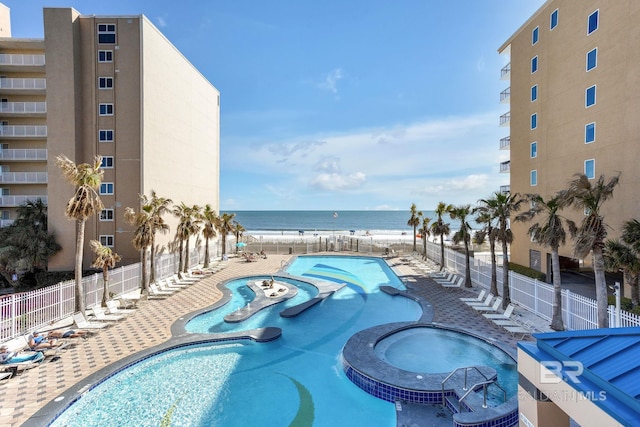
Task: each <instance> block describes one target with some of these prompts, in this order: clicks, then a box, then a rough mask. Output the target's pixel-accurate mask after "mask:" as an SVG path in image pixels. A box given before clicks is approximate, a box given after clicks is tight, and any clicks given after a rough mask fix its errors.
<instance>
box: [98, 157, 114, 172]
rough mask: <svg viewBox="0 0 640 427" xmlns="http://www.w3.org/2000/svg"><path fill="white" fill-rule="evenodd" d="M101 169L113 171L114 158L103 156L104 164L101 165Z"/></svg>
mask: <svg viewBox="0 0 640 427" xmlns="http://www.w3.org/2000/svg"><path fill="white" fill-rule="evenodd" d="M100 167H101V168H103V169H112V168H113V156H103V157H102V163H100Z"/></svg>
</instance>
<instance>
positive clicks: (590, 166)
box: [584, 159, 596, 179]
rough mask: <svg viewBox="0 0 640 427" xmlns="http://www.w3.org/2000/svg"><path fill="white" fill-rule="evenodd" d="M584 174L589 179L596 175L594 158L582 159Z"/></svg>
mask: <svg viewBox="0 0 640 427" xmlns="http://www.w3.org/2000/svg"><path fill="white" fill-rule="evenodd" d="M584 174H585V175H586V176H587V178H589V179H593V178H595V177H596V161H595V160H594V159H589V160H585V161H584Z"/></svg>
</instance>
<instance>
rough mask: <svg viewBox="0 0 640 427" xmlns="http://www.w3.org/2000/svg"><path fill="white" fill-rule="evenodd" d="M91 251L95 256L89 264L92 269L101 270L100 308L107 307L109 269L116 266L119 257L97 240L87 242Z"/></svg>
mask: <svg viewBox="0 0 640 427" xmlns="http://www.w3.org/2000/svg"><path fill="white" fill-rule="evenodd" d="M89 244H90V245H91V250H92V251H93V253H94V254H96V259H95V260H94V261H93V264H91V265H92V266H93V267H96V268H101V269H102V285H103V288H102V304H101V305H102V306H103V307H106V306H107V299H108V297H109V269H110V268H113V267H115V266H116V264H117V263H118V262H119V261H120V259H121V258H120V255H118V254H117V253H115V252H113V251H112V250H111V248H110V247H108V246H102V244H101V243H100V242H99V241H97V240H91V241H90V242H89Z"/></svg>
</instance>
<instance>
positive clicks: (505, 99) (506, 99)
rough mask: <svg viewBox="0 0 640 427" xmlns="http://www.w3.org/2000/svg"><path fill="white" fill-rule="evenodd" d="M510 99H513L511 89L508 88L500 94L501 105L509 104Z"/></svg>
mask: <svg viewBox="0 0 640 427" xmlns="http://www.w3.org/2000/svg"><path fill="white" fill-rule="evenodd" d="M509 98H511V87H508V88H506V89H505V90H503V91H502V92H500V104H506V103H508V102H509Z"/></svg>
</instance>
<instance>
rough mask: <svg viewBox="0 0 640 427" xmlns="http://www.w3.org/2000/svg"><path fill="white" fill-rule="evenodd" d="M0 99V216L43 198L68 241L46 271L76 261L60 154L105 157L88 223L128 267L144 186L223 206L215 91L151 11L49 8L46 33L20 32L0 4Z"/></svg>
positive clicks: (82, 159) (178, 198)
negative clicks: (97, 202)
mask: <svg viewBox="0 0 640 427" xmlns="http://www.w3.org/2000/svg"><path fill="white" fill-rule="evenodd" d="M0 98H1V99H0V101H1V104H0V106H1V108H0V121H1V127H0V148H1V149H0V172H1V173H0V189H1V197H0V214H1V216H0V218H1V221H2V223H3V225H7V224H8V223H11V221H12V220H13V219H15V214H16V207H17V206H19V205H21V204H22V203H24V202H25V201H27V200H35V199H38V198H41V199H43V200H44V201H46V202H47V204H48V213H49V223H48V224H49V230H50V231H54V232H55V233H56V237H57V241H58V242H59V243H60V244H61V245H62V248H63V249H62V251H61V252H60V253H59V254H57V255H55V256H54V257H53V258H52V259H51V261H50V263H49V268H50V269H51V270H71V269H73V265H74V257H75V235H76V233H75V227H76V224H75V222H74V221H71V220H69V219H68V218H67V217H66V216H65V213H64V212H65V207H66V204H67V202H68V200H69V198H70V197H71V195H72V194H73V191H74V188H72V186H71V185H70V184H69V183H67V182H66V181H65V179H64V178H63V177H62V175H61V173H60V170H59V168H58V166H57V165H56V157H57V156H58V155H60V154H64V155H65V156H67V157H68V158H70V159H71V160H73V161H74V162H75V163H76V164H79V163H91V162H92V160H93V159H94V157H95V156H96V155H100V156H102V167H103V168H104V179H103V182H102V185H101V186H100V190H99V192H100V197H101V199H102V201H103V203H104V206H105V209H104V210H103V211H102V212H100V213H99V215H96V216H95V217H92V218H90V219H89V221H88V222H87V224H86V241H87V242H88V240H89V239H96V240H99V241H101V242H102V244H103V245H107V246H111V247H113V249H114V251H115V252H117V253H118V254H120V255H121V256H122V258H123V263H130V262H136V261H138V260H139V259H140V256H139V252H138V251H137V250H135V249H134V247H133V245H132V244H131V240H132V237H133V234H132V230H133V227H132V226H131V225H129V224H127V223H126V222H125V221H124V215H123V214H124V210H125V208H126V207H128V206H130V207H132V208H134V209H135V210H136V211H137V210H138V209H139V195H140V194H145V195H147V196H149V195H150V193H151V190H155V191H156V193H157V194H158V195H159V196H161V197H166V198H170V199H172V200H173V202H174V203H180V202H184V203H186V204H187V205H193V204H197V205H204V204H207V203H208V204H210V205H211V206H212V207H213V208H214V209H215V210H218V207H219V203H218V202H219V200H218V199H219V169H220V168H219V166H220V165H219V145H220V136H219V130H220V126H219V113H220V94H219V92H218V90H217V89H216V88H215V87H214V86H213V85H212V84H211V83H209V82H208V81H207V79H206V78H205V77H204V76H202V74H201V73H200V72H198V70H197V69H196V68H195V67H194V66H193V65H192V64H191V63H189V61H188V60H187V59H186V58H185V57H184V56H183V55H182V54H181V53H180V52H179V51H178V50H177V49H176V48H175V47H174V46H173V45H172V44H171V43H170V42H169V40H167V39H166V38H165V37H164V36H163V35H162V33H161V32H160V31H159V30H158V29H157V28H156V27H155V26H153V24H152V23H151V22H149V20H148V19H147V18H146V17H144V16H142V15H137V16H94V15H81V14H80V13H78V12H77V11H75V10H74V9H71V8H45V9H44V38H43V39H18V38H12V37H11V23H10V15H9V9H8V8H7V7H6V6H4V5H2V4H0ZM165 219H166V220H167V221H168V222H169V224H170V226H171V232H170V233H169V234H167V235H159V236H158V239H159V241H158V243H159V245H160V246H161V247H165V248H168V246H169V243H170V241H172V240H173V237H174V234H175V224H176V220H175V219H172V218H169V217H166V218H165ZM85 246H86V247H87V249H85V254H84V260H85V267H87V266H88V265H89V264H90V263H91V260H92V259H93V256H92V254H91V253H90V250H89V249H88V245H85Z"/></svg>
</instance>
